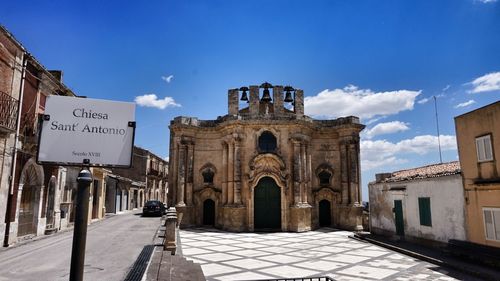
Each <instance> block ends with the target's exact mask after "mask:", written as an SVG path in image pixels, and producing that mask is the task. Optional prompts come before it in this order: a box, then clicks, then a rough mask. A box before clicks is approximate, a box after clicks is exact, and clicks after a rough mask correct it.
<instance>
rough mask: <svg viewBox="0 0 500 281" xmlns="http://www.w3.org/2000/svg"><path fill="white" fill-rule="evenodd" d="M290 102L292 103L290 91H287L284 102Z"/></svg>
mask: <svg viewBox="0 0 500 281" xmlns="http://www.w3.org/2000/svg"><path fill="white" fill-rule="evenodd" d="M292 101H293V98H292V93H290V91H287V92H286V94H285V102H292Z"/></svg>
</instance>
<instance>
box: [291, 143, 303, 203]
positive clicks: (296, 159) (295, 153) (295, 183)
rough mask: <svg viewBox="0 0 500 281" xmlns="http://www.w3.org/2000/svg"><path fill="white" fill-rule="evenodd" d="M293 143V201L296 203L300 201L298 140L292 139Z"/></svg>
mask: <svg viewBox="0 0 500 281" xmlns="http://www.w3.org/2000/svg"><path fill="white" fill-rule="evenodd" d="M292 145H293V203H294V205H298V204H299V203H300V181H301V178H300V166H301V165H300V164H301V163H300V162H301V157H300V142H298V141H296V140H292Z"/></svg>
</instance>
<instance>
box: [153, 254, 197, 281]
mask: <svg viewBox="0 0 500 281" xmlns="http://www.w3.org/2000/svg"><path fill="white" fill-rule="evenodd" d="M146 280H147V281H181V280H190V281H203V280H205V276H204V275H203V270H202V269H201V266H200V265H199V264H196V263H194V262H193V261H190V260H186V259H185V258H184V257H181V256H175V255H174V256H172V255H171V254H170V252H169V251H163V250H162V248H161V247H157V250H155V252H154V253H153V257H152V259H151V264H150V265H149V269H148V271H147V274H146Z"/></svg>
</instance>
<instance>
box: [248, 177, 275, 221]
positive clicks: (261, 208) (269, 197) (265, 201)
mask: <svg viewBox="0 0 500 281" xmlns="http://www.w3.org/2000/svg"><path fill="white" fill-rule="evenodd" d="M254 224H255V229H260V230H277V229H281V195H280V188H279V187H278V185H277V184H276V182H275V181H274V180H273V179H272V178H270V177H265V178H262V179H261V180H260V181H259V183H258V184H257V186H256V187H255V194H254Z"/></svg>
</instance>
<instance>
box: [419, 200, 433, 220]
mask: <svg viewBox="0 0 500 281" xmlns="http://www.w3.org/2000/svg"><path fill="white" fill-rule="evenodd" d="M418 211H419V215H420V225H426V226H432V219H431V199H430V198H429V197H419V198H418Z"/></svg>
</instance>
